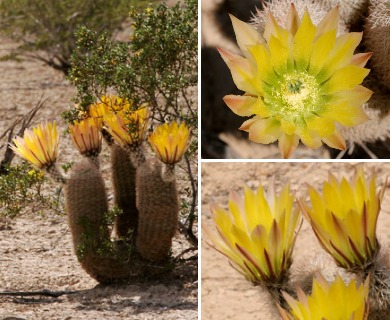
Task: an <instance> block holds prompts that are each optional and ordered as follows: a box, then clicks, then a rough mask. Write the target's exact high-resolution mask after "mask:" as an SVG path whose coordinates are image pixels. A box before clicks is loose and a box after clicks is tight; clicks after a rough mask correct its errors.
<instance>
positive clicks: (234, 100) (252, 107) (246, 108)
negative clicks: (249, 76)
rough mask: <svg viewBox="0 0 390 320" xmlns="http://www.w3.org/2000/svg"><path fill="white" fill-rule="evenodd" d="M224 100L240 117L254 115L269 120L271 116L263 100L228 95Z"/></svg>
mask: <svg viewBox="0 0 390 320" xmlns="http://www.w3.org/2000/svg"><path fill="white" fill-rule="evenodd" d="M223 100H224V101H225V103H226V104H227V106H228V107H229V108H230V109H231V110H232V111H233V112H234V113H235V114H237V115H239V116H242V117H249V116H251V115H254V114H256V115H259V116H260V117H261V118H267V117H268V116H269V112H268V110H267V109H266V107H265V105H264V103H263V100H261V98H257V97H252V96H236V95H227V96H225V97H224V98H223Z"/></svg>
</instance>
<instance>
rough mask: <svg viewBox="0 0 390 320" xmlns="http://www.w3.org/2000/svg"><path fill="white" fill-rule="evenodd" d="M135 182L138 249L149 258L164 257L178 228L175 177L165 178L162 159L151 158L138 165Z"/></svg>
mask: <svg viewBox="0 0 390 320" xmlns="http://www.w3.org/2000/svg"><path fill="white" fill-rule="evenodd" d="M136 185H137V189H136V192H137V207H138V210H139V222H138V234H137V241H136V247H137V250H138V251H139V253H140V254H141V256H142V257H143V258H145V259H147V260H150V261H153V262H157V261H162V260H164V259H166V258H167V257H168V256H169V251H170V249H171V246H172V238H173V236H174V235H175V233H176V230H177V223H178V214H179V204H178V196H177V188H176V182H175V179H168V180H164V179H163V177H162V165H161V163H160V162H158V161H156V160H154V159H149V160H147V161H146V162H144V163H143V164H142V165H141V166H139V167H138V169H137V178H136Z"/></svg>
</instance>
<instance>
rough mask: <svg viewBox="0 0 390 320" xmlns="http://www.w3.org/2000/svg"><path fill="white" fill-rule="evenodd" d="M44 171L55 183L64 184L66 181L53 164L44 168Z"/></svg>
mask: <svg viewBox="0 0 390 320" xmlns="http://www.w3.org/2000/svg"><path fill="white" fill-rule="evenodd" d="M45 171H46V172H47V173H48V174H49V177H50V179H51V180H52V181H53V182H55V183H60V184H62V185H64V184H65V183H66V179H65V177H64V176H63V175H62V173H61V172H60V171H59V170H58V168H57V166H56V165H55V164H52V165H50V166H48V167H46V168H45Z"/></svg>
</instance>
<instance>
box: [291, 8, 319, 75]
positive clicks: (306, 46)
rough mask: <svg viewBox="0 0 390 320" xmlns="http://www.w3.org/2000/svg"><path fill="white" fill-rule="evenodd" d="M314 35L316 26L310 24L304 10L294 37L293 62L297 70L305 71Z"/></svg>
mask: <svg viewBox="0 0 390 320" xmlns="http://www.w3.org/2000/svg"><path fill="white" fill-rule="evenodd" d="M315 35H316V26H315V25H314V24H313V23H312V22H311V19H310V16H309V13H308V12H307V10H305V13H304V14H303V18H302V23H301V25H300V26H299V29H298V31H297V33H296V34H295V37H294V60H295V63H296V68H297V69H298V70H301V71H303V70H306V68H307V66H308V65H309V62H310V55H311V47H312V42H313V40H314V37H315Z"/></svg>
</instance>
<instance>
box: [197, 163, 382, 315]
mask: <svg viewBox="0 0 390 320" xmlns="http://www.w3.org/2000/svg"><path fill="white" fill-rule="evenodd" d="M389 170H390V163H356V162H354V163H348V162H341V163H340V162H339V163H331V162H326V163H319V162H299V163H296V162H288V163H280V162H278V163H273V162H262V163H254V162H250V163H243V162H229V163H226V162H224V163H218V162H216V163H202V177H201V178H202V200H201V202H202V204H201V210H202V217H201V219H202V220H201V222H202V254H201V257H202V260H201V270H202V288H201V303H202V309H201V316H202V319H208V320H209V319H210V320H213V319H256V320H263V319H264V320H273V319H275V320H276V319H306V318H305V317H303V316H302V314H303V313H306V314H307V313H308V314H312V315H316V316H314V317H315V318H324V319H332V318H340V319H349V318H350V316H351V314H352V312H355V316H358V319H366V315H367V312H369V317H368V319H377V318H378V317H379V318H386V317H387V316H388V315H389V310H390V309H389V304H388V302H389V300H388V299H389V294H388V292H389V291H388V288H389V281H390V260H389V258H388V257H389V240H390V237H389V228H390V219H389V213H390V195H389V194H388V189H387V185H386V181H387V177H388V174H389V172H390V171H389ZM297 288H300V289H297ZM309 297H310V298H309ZM335 297H337V299H336V298H335ZM306 299H307V301H310V302H309V303H307V302H305V301H306ZM300 315H301V316H300ZM289 316H291V318H290V317H289Z"/></svg>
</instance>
